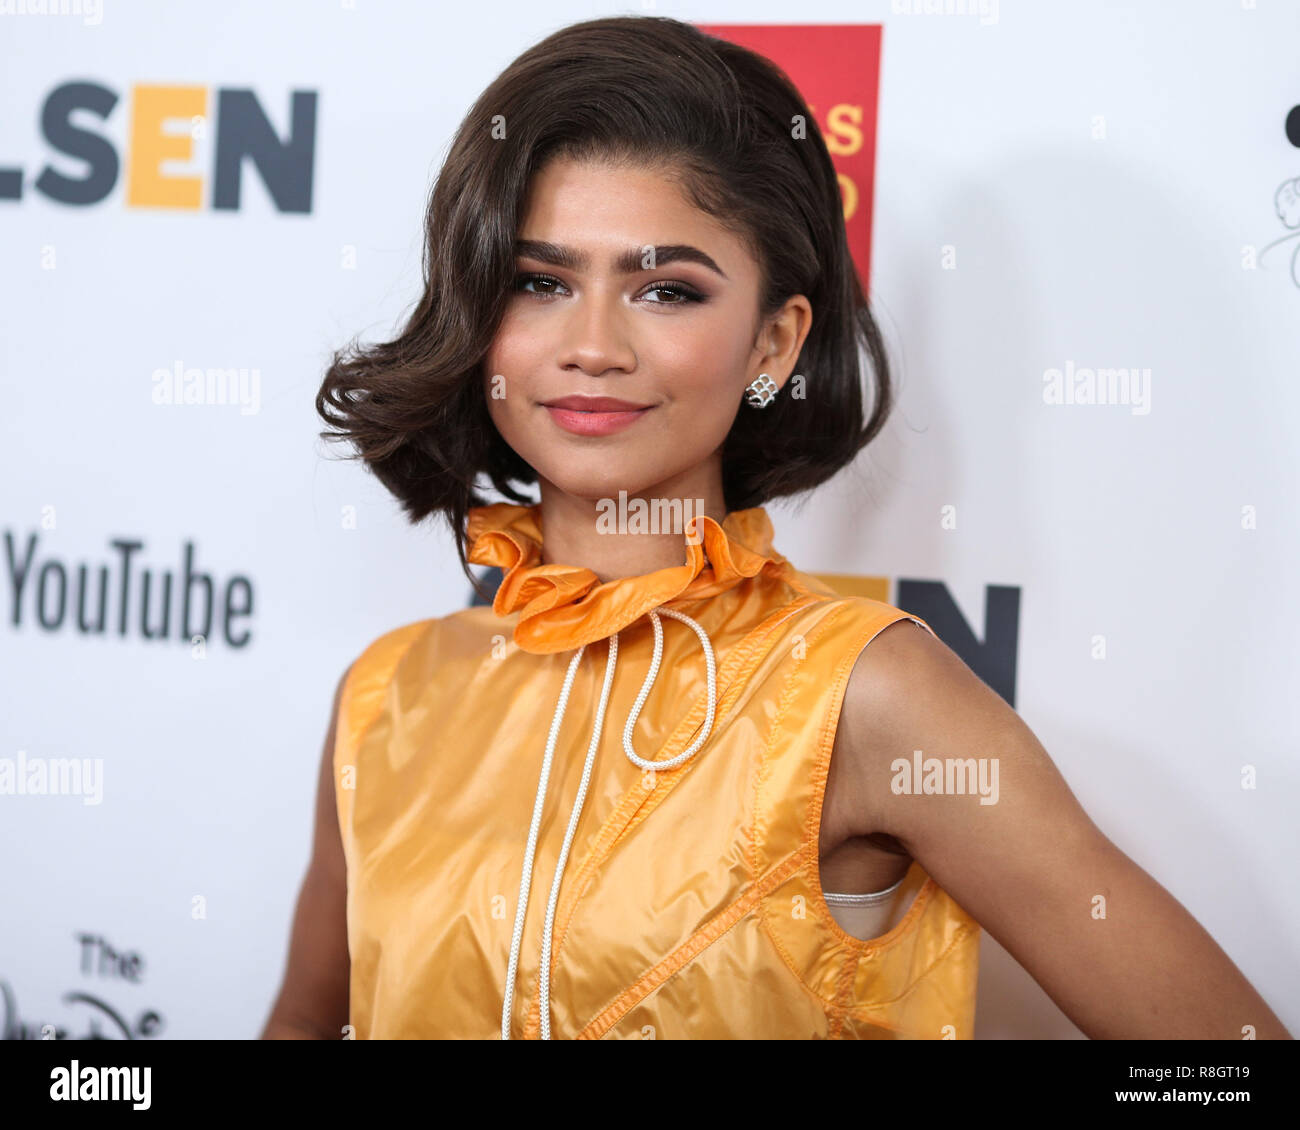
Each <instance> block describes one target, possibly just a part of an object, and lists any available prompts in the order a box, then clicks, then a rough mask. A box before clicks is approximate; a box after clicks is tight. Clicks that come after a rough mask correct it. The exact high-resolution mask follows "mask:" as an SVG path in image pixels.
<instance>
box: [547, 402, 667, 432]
mask: <svg viewBox="0 0 1300 1130" xmlns="http://www.w3.org/2000/svg"><path fill="white" fill-rule="evenodd" d="M544 407H545V408H546V411H548V412H549V413H550V414H551V419H552V420H554V421H555V422H556V423H557V424H559V425H560V427H562V428H563V429H564V430H565V431H566V432H572V433H573V434H574V435H580V436H607V435H611V434H612V433H614V432H620V431H622V430H623V429H624V428H626V427H628V426H629V425H630V424H635V423H636V422H637V420H639V419H641V417H642V416H644V415H645V414H646V413H647V412H650V411H652V410H653V409H654V405H653V404H652V405H650V406H649V407H648V408H639V409H637V410H636V411H629V412H579V411H577V410H576V409H573V408H553V407H552V406H551V405H549V404H547V405H544Z"/></svg>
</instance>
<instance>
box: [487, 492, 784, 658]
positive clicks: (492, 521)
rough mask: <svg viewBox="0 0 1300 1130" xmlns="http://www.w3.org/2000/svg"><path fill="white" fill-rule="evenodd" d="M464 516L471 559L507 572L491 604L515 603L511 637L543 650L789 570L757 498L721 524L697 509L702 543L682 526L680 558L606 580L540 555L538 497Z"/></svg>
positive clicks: (501, 611) (506, 607) (566, 647)
mask: <svg viewBox="0 0 1300 1130" xmlns="http://www.w3.org/2000/svg"><path fill="white" fill-rule="evenodd" d="M468 518H469V520H468V523H467V525H466V539H467V541H468V542H469V552H468V559H469V560H470V561H471V562H473V563H474V564H476V565H496V566H498V567H499V568H501V569H502V570H503V571H504V573H505V577H504V578H503V580H502V581H501V587H500V588H498V589H497V593H496V597H495V598H494V599H493V601H492V609H493V611H494V612H496V614H497V615H498V616H507V615H509V614H510V613H512V612H515V611H518V612H519V613H520V616H519V622H518V624H516V625H515V630H514V639H515V643H517V644H518V645H519V646H520V647H521V648H522V649H523V650H524V651H530V652H535V653H537V654H540V655H545V654H550V653H552V652H557V651H571V650H573V649H575V648H578V647H581V646H583V645H584V644H589V643H593V642H595V641H596V640H602V639H605V638H606V637H608V636H611V635H613V634H614V633H615V632H619V631H622V630H623V629H624V628H626V627H627V626H628V625H629V624H631V623H633V622H634V621H635V620H637V619H639V618H640V617H641V616H643V615H645V613H647V612H648V611H650V610H651V609H652V608H658V607H659V606H660V605H662V604H669V603H671V602H672V601H676V600H694V599H697V598H699V597H705V596H713V595H714V594H716V593H720V592H725V591H726V590H727V589H730V588H733V587H734V586H736V585H738V584H740V583H741V581H743V580H745V579H746V578H748V577H755V576H757V575H758V574H759V573H761V572H763V571H764V570H767V571H768V572H770V573H773V574H781V573H788V572H791V571H792V570H793V567H792V566H791V565H790V563H789V561H787V560H786V558H784V557H783V556H782V555H781V554H780V553H778V552H777V551H776V549H775V548H774V547H773V545H772V537H773V531H772V522H771V519H769V518H768V516H767V512H766V511H765V510H764V509H763V508H762V507H761V506H756V507H752V508H751V509H748V510H734V511H732V512H731V513H730V514H728V515H727V516H726V517H725V518H724V519H723V520H722V523H721V524H719V523H718V522H716V521H714V520H713V519H712V518H710V517H709V516H708V515H707V514H703V515H698V516H697V517H696V519H695V521H696V522H698V523H700V524H701V526H702V535H701V542H702V544H693V543H692V542H691V541H690V540H689V538H688V536H687V534H685V533H683V535H682V546H683V557H684V558H685V564H682V565H677V566H671V567H669V568H667V569H659V570H656V571H655V572H653V573H645V574H642V575H640V576H633V577H619V578H616V579H615V580H612V581H605V582H604V583H602V582H601V580H600V578H599V577H598V576H596V574H595V573H594V572H592V571H591V570H590V569H587V568H584V567H583V566H580V565H560V564H556V563H551V564H544V563H543V562H542V559H541V558H542V511H541V503H534V504H533V505H532V506H517V505H515V504H514V503H510V502H496V503H492V504H491V505H489V506H477V507H474V508H472V509H471V510H470V511H469V516H468Z"/></svg>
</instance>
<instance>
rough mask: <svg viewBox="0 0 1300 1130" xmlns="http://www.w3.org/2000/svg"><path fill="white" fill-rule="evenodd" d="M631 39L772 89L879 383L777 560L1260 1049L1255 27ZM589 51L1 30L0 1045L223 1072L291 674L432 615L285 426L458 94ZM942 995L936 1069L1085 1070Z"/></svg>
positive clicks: (1298, 929) (401, 539)
mask: <svg viewBox="0 0 1300 1130" xmlns="http://www.w3.org/2000/svg"><path fill="white" fill-rule="evenodd" d="M628 11H636V12H640V13H641V14H656V15H672V16H675V17H677V18H680V19H685V20H690V21H692V22H696V23H698V24H700V25H702V26H706V27H708V28H709V29H710V30H712V31H713V32H714V33H715V34H719V35H725V36H728V37H731V38H734V39H737V40H739V41H740V42H743V43H745V44H746V45H748V46H751V47H754V48H755V49H757V50H760V51H762V52H764V53H766V54H768V55H770V56H771V57H772V58H773V59H775V60H776V61H777V62H778V63H780V64H781V65H782V66H783V67H785V68H786V70H787V71H788V72H789V73H790V75H791V76H792V77H793V78H794V80H795V81H796V82H797V83H798V84H799V86H800V88H801V89H802V91H803V93H804V94H805V96H806V98H807V100H808V102H809V103H810V106H811V109H812V111H813V113H814V115H815V117H816V119H817V122H818V124H819V125H820V127H821V129H822V130H823V132H824V134H825V136H826V139H827V142H828V144H829V146H830V148H831V150H832V152H833V154H834V157H835V160H836V162H837V165H838V167H839V171H840V181H841V185H842V188H843V195H844V205H845V217H846V223H847V226H848V230H849V235H850V241H851V244H852V247H853V252H854V255H855V257H856V258H857V261H858V263H859V267H860V270H861V271H862V274H863V277H864V279H867V280H868V281H869V288H870V293H871V296H872V300H873V305H874V309H875V312H876V316H877V318H878V320H879V321H880V323H881V326H882V328H883V331H884V333H885V336H886V339H887V343H888V349H889V353H890V357H891V360H892V361H893V364H894V372H895V376H896V379H897V380H898V382H899V391H900V396H899V403H898V408H897V410H896V412H895V414H894V416H893V418H892V419H891V421H890V424H889V426H888V427H887V429H886V431H885V432H884V433H883V434H882V435H881V436H880V437H879V439H878V440H877V441H876V442H874V443H873V444H872V445H870V446H869V447H868V449H867V450H866V452H864V454H863V456H862V457H861V459H860V460H859V461H858V462H857V463H856V464H855V465H854V466H853V467H852V468H850V469H848V470H846V471H845V472H844V473H842V474H841V475H840V476H839V477H837V478H836V479H835V480H834V481H833V482H832V483H830V484H828V485H827V486H825V487H823V488H822V489H821V490H819V491H818V492H816V493H815V494H814V495H813V496H812V497H811V498H810V499H809V500H807V501H806V502H804V503H803V504H802V505H800V506H799V507H798V508H795V507H790V506H786V505H783V504H782V503H772V504H771V505H769V507H768V511H769V513H770V514H771V516H772V518H773V521H774V523H775V526H776V530H777V538H776V545H777V547H778V548H779V549H780V550H781V551H782V552H783V553H784V554H785V555H786V556H788V557H790V558H791V559H792V560H793V561H794V562H795V564H796V565H797V566H798V567H800V568H801V569H803V570H805V571H807V572H812V573H818V574H822V575H824V576H827V577H828V578H830V579H832V581H833V583H835V584H838V585H841V586H843V587H845V588H846V589H851V590H852V591H858V592H863V593H866V594H869V595H873V596H876V597H878V598H880V599H884V600H887V601H889V602H890V603H893V604H896V605H898V606H900V607H903V608H906V609H907V610H909V611H911V612H914V613H916V614H917V615H919V616H921V617H923V618H924V619H925V620H927V621H928V622H929V623H930V624H931V625H932V626H933V627H934V628H935V630H936V631H937V632H938V633H939V634H940V636H941V637H942V638H943V639H944V640H945V641H946V642H947V643H948V644H949V645H950V646H952V647H953V648H954V649H955V650H956V651H957V652H958V653H959V654H960V655H961V656H962V658H963V659H965V660H966V662H967V663H969V664H970V665H971V667H972V668H973V669H974V670H975V671H976V672H977V673H978V674H979V675H980V676H981V677H982V678H984V679H985V680H986V681H987V682H988V683H989V685H990V686H992V687H993V688H994V689H995V690H996V691H998V693H1000V694H1001V695H1002V696H1003V697H1004V698H1006V699H1007V701H1008V702H1010V703H1011V704H1012V705H1013V706H1014V707H1015V708H1016V709H1017V710H1018V711H1019V712H1020V714H1021V715H1022V717H1023V718H1024V719H1025V720H1026V722H1027V723H1028V724H1029V726H1030V727H1031V728H1032V729H1033V730H1034V732H1035V733H1036V734H1037V735H1038V737H1039V738H1040V739H1041V740H1042V742H1043V743H1044V745H1045V746H1046V747H1047V749H1048V751H1049V752H1050V753H1051V754H1052V757H1053V758H1054V760H1055V761H1056V763H1057V765H1058V766H1059V767H1060V769H1061V771H1062V773H1063V774H1064V775H1065V777H1066V779H1067V781H1068V782H1069V784H1070V786H1071V788H1072V789H1073V790H1074V792H1075V793H1076V795H1077V796H1078V797H1079V799H1080V801H1081V802H1082V803H1083V805H1084V807H1085V808H1086V809H1087V811H1088V812H1089V814H1090V815H1091V816H1092V818H1093V819H1094V821H1095V822H1096V823H1097V824H1098V825H1099V826H1100V827H1101V829H1102V830H1103V831H1104V832H1105V833H1106V834H1107V835H1108V836H1109V837H1110V838H1111V839H1112V840H1114V841H1115V843H1117V844H1118V845H1119V846H1120V847H1121V848H1122V849H1123V850H1124V851H1125V852H1127V853H1128V854H1129V855H1130V856H1132V857H1133V858H1134V859H1135V860H1137V861H1138V863H1139V864H1140V865H1142V866H1143V867H1144V868H1146V869H1147V870H1148V871H1149V872H1150V873H1151V874H1152V875H1154V876H1155V877H1156V878H1157V879H1158V880H1159V881H1160V882H1161V883H1162V884H1163V885H1164V886H1165V887H1167V888H1168V889H1169V890H1170V891H1171V892H1172V893H1173V894H1174V895H1175V896H1176V897H1177V898H1178V899H1179V900H1180V901H1181V902H1182V903H1183V904H1184V905H1185V906H1187V907H1188V909H1189V910H1190V911H1191V912H1192V913H1193V914H1194V915H1195V916H1196V918H1197V919H1198V920H1199V921H1200V922H1202V923H1203V924H1204V925H1205V926H1206V928H1207V929H1208V930H1209V931H1210V932H1211V934H1213V936H1214V937H1215V938H1216V940H1217V941H1218V942H1219V943H1220V945H1222V946H1223V947H1224V949H1225V950H1226V951H1227V952H1228V953H1229V954H1230V956H1231V957H1232V958H1233V960H1234V961H1236V963H1237V964H1238V965H1239V966H1240V967H1241V968H1242V970H1243V971H1244V972H1245V973H1246V975H1247V976H1248V977H1249V978H1250V979H1251V980H1252V982H1253V983H1254V984H1255V985H1256V987H1257V988H1258V989H1259V990H1260V992H1261V993H1262V994H1263V995H1264V997H1265V998H1266V999H1267V1000H1268V1001H1269V1003H1270V1004H1271V1005H1272V1006H1273V1007H1274V1009H1275V1010H1276V1011H1277V1012H1278V1013H1279V1014H1280V1015H1281V1017H1282V1019H1283V1021H1284V1022H1285V1023H1287V1024H1288V1026H1289V1027H1290V1028H1291V1029H1292V1030H1293V1031H1300V994H1298V993H1297V989H1296V985H1297V982H1296V978H1295V955H1296V952H1297V948H1298V946H1297V940H1298V938H1300V898H1298V897H1297V886H1296V882H1295V874H1296V865H1297V858H1298V856H1300V852H1298V850H1297V849H1298V848H1300V832H1298V831H1297V821H1296V819H1295V813H1296V810H1297V799H1298V797H1300V769H1298V768H1297V754H1298V753H1300V693H1298V691H1297V683H1298V679H1297V673H1298V669H1300V662H1298V659H1300V645H1298V644H1297V640H1300V595H1298V593H1300V589H1298V588H1297V586H1296V585H1295V583H1294V575H1295V571H1296V562H1297V560H1300V533H1298V530H1297V526H1298V522H1297V501H1296V500H1297V488H1298V487H1300V473H1298V472H1300V456H1298V455H1297V445H1296V443H1295V441H1294V436H1293V433H1294V430H1295V428H1296V426H1297V420H1300V332H1298V331H1300V259H1298V257H1297V256H1298V255H1300V65H1297V62H1296V44H1297V42H1300V6H1297V5H1296V4H1294V3H1290V2H1283V0H1257V2H1256V0H1196V2H1194V3H1179V4H1174V3H1155V2H1152V3H1147V4H1142V5H1131V4H1127V3H1120V2H1114V3H1110V2H1106V3H1103V2H1093V3H1089V4H1076V3H1064V2H1060V3H1055V2H1054V3H1028V2H1026V0H1018V2H1017V0H1005V2H1003V3H998V2H997V0H989V2H987V3H984V2H980V0H970V2H961V0H956V2H953V0H947V2H930V0H894V2H889V0H876V2H871V0H853V2H852V3H850V2H848V0H837V2H825V3H812V4H805V5H801V6H800V8H799V13H798V15H799V17H800V19H802V20H803V21H804V22H802V23H792V22H791V19H790V16H791V12H790V7H789V5H788V4H784V3H778V2H776V0H749V2H746V3H713V4H707V5H706V4H680V5H664V6H662V7H656V6H654V5H648V6H646V7H644V8H641V9H628ZM604 14H611V15H612V14H620V13H619V9H617V8H616V7H614V6H609V7H606V6H604V5H591V4H578V3H567V2H566V3H557V4H549V5H536V4H528V3H522V2H517V0H511V2H508V3H499V2H498V3H493V4H490V5H486V6H483V5H479V6H475V5H470V6H468V7H462V8H458V7H456V6H448V5H435V4H418V3H414V2H412V3H379V2H375V0H355V2H351V0H335V2H333V3H330V2H326V0H322V2H319V3H314V2H307V0H298V2H287V3H277V4H273V5H267V4H263V3H257V2H246V3H236V4H219V5H218V4H202V3H192V4H173V3H164V2H161V0H158V2H143V0H142V2H127V0H121V2H118V0H103V2H102V3H90V2H79V0H3V2H0V83H2V84H3V98H4V112H3V114H0V255H2V258H0V265H2V268H3V269H2V270H0V329H2V335H0V342H2V343H3V353H2V354H0V381H2V382H3V384H2V392H3V395H2V396H0V421H2V423H0V428H3V437H4V442H3V443H0V527H2V530H0V535H2V536H3V542H4V545H3V564H2V569H3V584H0V688H2V689H0V699H2V701H3V709H2V710H0V850H3V853H4V859H3V864H2V865H0V874H2V875H3V878H2V879H0V1023H2V1024H3V1033H4V1036H5V1037H6V1038H19V1039H39V1038H42V1037H43V1036H44V1037H51V1036H54V1037H58V1038H62V1037H72V1038H84V1037H90V1036H99V1037H108V1038H134V1039H142V1038H148V1039H160V1038H161V1039H166V1038H192V1037H220V1038H247V1037H251V1036H255V1035H256V1034H257V1033H258V1032H259V1031H260V1029H261V1026H262V1024H263V1023H264V1021H265V1019H266V1015H267V1012H268V1010H269V1008H270V1005H271V1003H272V1000H273V998H274V996H275V993H276V992H277V990H278V987H279V983H280V978H281V976H282V974H283V969H284V961H285V956H286V950H287V945H288V936H289V924H290V920H291V916H292V913H293V908H294V900H295V898H296V895H297V890H298V885H299V883H300V881H301V879H302V875H303V871H304V868H305V866H306V863H307V859H308V854H309V849H310V842H311V832H312V818H313V805H314V797H315V788H316V778H317V768H318V765H319V759H320V751H321V746H322V742H323V740H324V738H325V731H326V727H327V721H328V717H329V709H330V702H331V698H332V695H333V691H334V688H335V684H336V682H337V680H338V677H339V675H340V673H341V672H342V671H343V670H344V668H345V667H346V666H347V664H348V663H350V662H351V660H352V659H353V658H355V657H356V655H357V654H358V653H359V652H360V650H361V649H362V648H363V647H364V646H365V645H366V644H367V643H368V642H369V641H370V640H372V639H373V638H375V637H376V636H377V635H379V634H381V633H382V632H384V631H387V630H388V629H391V628H394V627H397V626H399V625H401V624H406V623H409V622H411V621H414V620H420V619H424V618H427V617H431V616H440V615H444V614H446V613H449V612H452V611H454V610H456V609H457V608H460V607H463V606H464V605H465V604H466V603H468V601H469V599H470V594H469V590H468V586H467V584H466V582H465V579H464V577H463V575H462V574H461V573H460V571H459V568H458V565H457V562H456V556H455V551H454V547H453V546H452V544H451V541H450V539H449V536H448V535H447V534H446V532H445V531H444V530H443V529H441V528H438V527H432V526H429V527H420V528H413V527H411V526H409V525H408V524H407V523H406V522H405V520H404V519H403V517H402V515H401V513H400V512H399V510H398V508H397V505H396V503H395V502H394V501H393V500H392V498H391V497H390V496H389V495H388V494H387V493H386V492H385V491H384V490H383V488H382V487H381V486H380V485H379V484H378V483H377V481H376V480H375V479H373V477H371V476H370V475H368V474H367V473H366V472H365V471H364V469H363V468H361V467H360V466H359V465H358V464H356V463H354V462H348V461H345V460H343V459H341V458H339V456H340V454H341V452H340V451H339V449H337V448H334V447H329V446H327V445H325V444H323V443H322V442H321V441H320V440H319V439H318V434H317V433H318V432H319V430H320V428H321V427H322V423H321V421H320V420H319V419H318V418H317V416H316V415H315V411H314V404H313V398H314V396H315V393H316V390H317V388H318V386H319V384H320V380H321V377H322V373H323V369H324V366H325V364H326V362H327V360H328V358H329V355H330V352H331V350H332V349H334V348H337V347H338V346H340V345H342V344H344V343H345V342H346V341H347V340H348V339H349V338H351V337H352V336H353V335H354V334H357V333H360V334H361V335H362V336H363V337H364V338H367V339H372V340H373V339H379V338H381V337H383V336H385V335H387V334H390V333H391V332H392V331H393V330H394V328H395V327H396V326H397V325H398V324H399V323H400V322H401V320H402V319H403V316H404V315H405V314H406V313H407V312H409V310H410V308H411V305H412V303H413V302H414V300H415V299H416V298H417V297H418V295H419V293H420V289H421V287H420V282H421V276H420V256H421V234H422V228H421V225H422V220H423V212H424V205H425V202H426V198H427V194H428V191H429V188H430V186H431V183H432V180H433V178H434V177H435V176H436V175H437V171H438V168H439V163H440V161H441V159H442V156H443V154H444V153H445V151H446V146H447V144H448V142H449V140H450V138H451V136H452V134H453V132H454V130H455V128H456V126H457V124H458V122H459V120H460V117H461V116H462V115H463V114H464V113H465V111H466V110H467V109H468V107H469V106H470V104H471V103H472V101H473V100H474V98H475V97H476V96H477V95H478V93H479V92H480V91H481V90H482V89H483V87H484V86H485V85H486V84H487V83H488V82H490V81H491V79H492V78H493V77H495V75H496V74H497V73H499V71H500V70H501V69H502V68H503V67H504V66H505V65H506V64H507V63H508V62H509V61H510V60H511V59H513V58H514V57H515V56H516V55H518V54H519V53H520V52H521V51H523V50H524V49H526V48H527V47H529V46H530V45H532V44H533V43H535V42H537V41H538V40H539V39H541V38H543V37H544V36H545V35H547V34H549V33H550V32H552V31H554V30H556V29H557V28H559V27H561V26H564V25H565V24H569V23H573V22H577V21H579V20H583V19H587V18H591V17H592V16H596V15H604ZM544 95H545V91H544V90H539V97H544ZM663 96H664V97H666V98H670V97H672V92H671V91H664V92H663ZM449 740H454V736H451V737H449ZM535 769H536V766H535V765H534V766H530V767H528V772H534V771H535ZM982 957H983V961H982V967H981V982H980V996H979V1008H978V1023H977V1028H976V1034H977V1036H982V1037H1004V1036H1044V1037H1075V1038H1077V1037H1078V1036H1079V1035H1080V1033H1079V1032H1078V1031H1077V1029H1075V1028H1074V1026H1073V1025H1072V1024H1071V1023H1070V1022H1069V1021H1068V1020H1067V1019H1066V1018H1065V1016H1064V1015H1063V1014H1062V1013H1061V1012H1060V1011H1059V1010H1058V1009H1057V1008H1056V1006H1055V1005H1054V1004H1053V1003H1052V1002H1051V1000H1050V999H1049V998H1048V997H1047V996H1046V995H1045V994H1044V993H1043V992H1042V990H1041V989H1039V988H1038V986H1037V985H1036V984H1035V983H1034V982H1033V981H1032V980H1031V979H1030V978H1029V976H1028V975H1027V974H1026V973H1025V972H1024V971H1023V970H1022V969H1021V968H1020V967H1019V966H1018V965H1017V964H1016V963H1015V962H1014V961H1012V960H1011V958H1010V956H1009V955H1008V954H1007V953H1006V952H1005V951H1004V950H1002V948H1001V947H1000V946H999V945H998V943H997V942H996V941H995V940H994V939H992V938H989V937H988V936H987V935H986V936H985V938H984V942H983V950H982Z"/></svg>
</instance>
